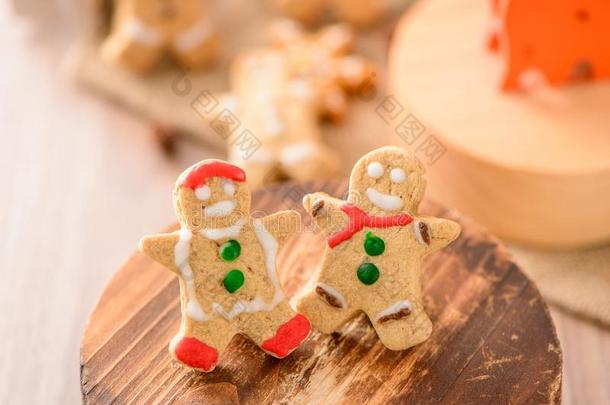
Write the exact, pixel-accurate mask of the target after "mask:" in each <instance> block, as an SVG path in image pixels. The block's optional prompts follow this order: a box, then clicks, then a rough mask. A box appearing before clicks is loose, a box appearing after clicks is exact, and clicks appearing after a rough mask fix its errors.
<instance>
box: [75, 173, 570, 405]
mask: <svg viewBox="0 0 610 405" xmlns="http://www.w3.org/2000/svg"><path fill="white" fill-rule="evenodd" d="M346 189H347V188H346V183H345V182H317V183H308V184H303V185H286V186H281V187H276V188H273V189H267V190H266V191H263V192H259V193H256V194H255V195H254V204H253V210H260V211H263V212H273V211H276V210H279V209H286V208H295V209H296V208H297V207H298V205H300V204H299V202H300V196H301V195H302V194H304V193H305V192H311V191H314V190H324V191H327V192H329V193H330V194H332V195H337V196H340V195H342V194H343V193H345V191H346ZM301 212H302V211H301ZM422 212H424V213H426V214H430V215H436V216H443V217H447V218H451V219H454V220H456V221H459V222H460V223H461V225H462V227H463V233H462V236H460V238H459V239H458V240H457V241H456V242H455V243H454V244H453V245H452V246H451V247H449V248H447V249H445V250H444V251H442V252H441V253H439V254H436V255H433V256H431V257H430V258H429V259H428V260H427V261H426V263H425V272H424V292H425V303H426V306H427V309H428V311H429V313H430V315H431V318H432V320H433V322H434V324H435V326H434V332H433V334H432V337H431V338H430V339H429V340H428V341H426V342H425V343H424V344H422V345H420V346H417V347H415V348H413V349H410V350H406V351H403V352H392V351H390V350H387V349H385V347H384V346H383V345H382V344H381V343H380V342H379V341H378V339H377V337H376V335H375V332H374V329H373V328H372V327H371V326H370V324H369V322H368V320H367V319H366V318H365V317H364V316H360V317H358V318H356V319H355V320H353V321H351V322H350V323H348V324H346V325H345V326H344V327H343V328H342V330H341V331H340V332H339V333H335V334H332V335H323V334H320V333H318V332H314V333H313V334H312V336H311V338H310V339H309V340H308V341H307V342H306V343H305V344H304V345H303V346H302V347H301V348H299V349H298V350H297V351H295V352H294V353H293V354H292V355H291V356H289V357H288V358H286V359H284V360H277V359H274V358H272V357H270V356H267V355H265V354H264V353H263V352H262V351H260V350H258V349H257V348H256V346H255V345H254V344H253V343H251V342H250V341H248V340H247V339H246V338H244V337H241V336H238V337H236V338H235V339H234V340H233V342H232V343H231V345H230V346H229V348H228V349H227V352H226V353H225V354H224V355H223V357H222V358H221V360H220V363H219V367H218V368H217V369H216V371H215V372H213V373H210V374H202V373H198V372H195V371H188V370H186V369H184V368H182V367H180V366H178V365H177V364H174V363H172V361H171V360H170V356H169V353H168V352H167V343H168V341H169V340H170V338H171V337H172V336H173V334H174V333H175V331H176V330H177V328H178V323H179V299H178V283H177V279H176V278H175V276H174V275H173V273H171V272H170V271H168V270H166V269H164V268H162V267H161V266H160V265H158V264H155V263H153V262H152V261H150V260H149V259H147V258H145V257H144V256H143V255H141V254H134V255H133V256H132V257H131V258H130V259H129V261H128V262H127V263H126V264H125V265H124V266H123V267H122V268H121V269H120V270H119V271H118V272H117V273H116V275H115V277H114V278H113V280H112V281H111V282H110V284H109V285H108V287H107V288H106V290H105V291H104V293H103V294H102V297H101V299H100V301H99V303H98V305H97V307H96V309H95V310H94V312H93V314H92V315H91V319H90V322H89V325H88V327H87V330H86V332H85V337H84V339H83V343H82V349H81V388H82V392H83V399H84V401H85V402H86V403H109V402H111V401H118V402H119V403H167V402H177V403H188V402H191V401H202V402H204V403H238V402H240V403H361V402H364V401H369V403H428V402H441V403H448V404H458V403H476V402H490V401H491V402H493V403H519V404H521V403H523V404H526V403H528V404H529V403H545V404H555V403H559V402H560V392H561V364H562V360H561V357H562V355H561V349H560V347H559V342H558V340H557V336H556V334H555V329H554V326H553V324H552V322H551V319H550V317H549V314H548V311H547V308H546V305H545V304H544V302H543V301H542V299H541V297H540V295H539V294H538V291H537V290H536V288H535V287H534V285H533V284H532V283H531V282H530V281H529V280H528V279H527V278H526V277H525V276H524V275H523V273H522V272H521V271H520V270H519V268H518V267H517V266H516V265H515V264H514V263H513V262H511V261H510V259H509V257H508V253H507V252H506V250H505V249H504V247H503V246H502V245H501V244H500V243H499V242H498V241H497V240H496V239H495V238H493V237H492V236H491V235H490V234H489V233H488V232H487V231H486V230H484V229H483V228H481V227H480V226H478V225H476V224H474V223H473V222H472V221H471V220H469V219H467V218H464V217H462V216H460V215H459V214H457V213H456V212H455V211H447V210H445V209H444V208H442V207H441V206H439V205H437V204H434V203H432V202H429V201H426V202H424V204H423V207H422ZM302 213H303V212H302ZM303 214H304V213H303ZM304 226H305V229H303V232H301V233H300V234H299V236H297V237H294V238H293V239H292V240H291V241H290V242H289V244H288V245H287V247H286V249H284V250H283V252H282V253H281V255H280V258H279V268H280V272H279V273H280V274H279V275H280V281H281V282H282V284H283V286H284V287H285V289H286V292H287V294H288V295H289V296H290V295H293V294H294V293H295V291H297V290H298V289H299V288H300V287H301V286H302V285H303V283H304V282H305V280H306V279H307V278H308V277H309V275H310V274H311V271H312V270H313V269H314V268H315V266H316V265H317V264H318V263H319V262H320V260H321V252H322V248H323V241H322V239H321V237H320V235H318V234H317V233H315V232H314V231H313V227H312V225H311V223H310V222H309V221H306V222H305V225H304Z"/></svg>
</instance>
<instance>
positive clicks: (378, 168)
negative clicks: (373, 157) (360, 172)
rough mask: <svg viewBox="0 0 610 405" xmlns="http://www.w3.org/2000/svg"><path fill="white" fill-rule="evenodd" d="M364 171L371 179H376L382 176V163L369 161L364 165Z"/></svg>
mask: <svg viewBox="0 0 610 405" xmlns="http://www.w3.org/2000/svg"><path fill="white" fill-rule="evenodd" d="M366 173H367V174H368V175H369V177H370V178H372V179H378V178H380V177H381V176H383V165H382V164H381V163H379V162H373V163H369V165H368V166H367V167H366Z"/></svg>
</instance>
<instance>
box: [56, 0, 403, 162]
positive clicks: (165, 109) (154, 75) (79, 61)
mask: <svg viewBox="0 0 610 405" xmlns="http://www.w3.org/2000/svg"><path fill="white" fill-rule="evenodd" d="M90 3H91V4H92V10H91V11H92V12H91V17H90V21H91V23H90V24H89V25H90V26H91V27H95V30H93V31H92V32H90V33H89V34H88V35H86V36H84V37H83V38H81V39H80V41H79V43H78V44H75V46H74V47H73V49H72V52H71V53H70V55H69V57H68V58H67V62H66V66H67V67H68V70H69V73H70V74H71V75H72V76H73V77H74V78H75V79H76V81H78V82H79V83H80V84H82V85H84V86H85V87H87V88H89V89H91V90H93V91H95V92H96V93H97V94H99V95H102V96H105V97H106V98H108V99H110V100H112V101H113V102H115V103H116V104H119V105H121V106H123V107H126V108H128V109H130V110H132V111H134V112H136V113H137V114H139V115H141V116H143V117H145V118H146V119H148V120H150V121H152V122H160V123H162V124H164V125H167V126H172V127H175V128H177V129H178V130H179V131H180V133H181V134H184V135H187V136H189V137H190V138H191V139H194V140H196V141H199V142H201V141H203V142H204V144H205V145H206V146H207V147H210V146H211V147H215V148H216V149H217V150H224V149H225V146H226V139H225V138H223V137H222V136H220V135H219V134H218V133H217V132H216V131H215V130H214V129H213V127H212V126H211V125H210V124H211V122H212V121H213V120H214V119H216V118H217V117H218V116H219V115H220V113H221V112H222V110H223V107H222V106H221V105H220V104H217V103H218V100H219V99H220V98H221V97H222V96H224V95H225V94H226V93H227V92H229V91H230V86H229V78H228V72H229V67H230V66H231V63H232V62H233V60H234V59H235V57H236V56H237V55H240V54H243V53H244V52H246V51H250V50H252V49H255V48H258V47H267V46H270V38H269V25H270V24H271V23H272V22H273V21H275V20H277V19H278V18H281V17H282V16H281V15H279V14H278V13H277V12H275V11H274V10H273V9H272V8H271V7H269V5H267V4H266V2H264V1H262V0H224V1H210V2H208V7H209V16H210V22H211V23H212V24H213V25H214V27H215V28H216V31H217V34H218V37H219V44H220V45H219V47H220V50H219V55H218V57H217V59H216V61H215V62H214V63H212V64H211V65H210V66H209V68H207V69H203V70H197V71H195V70H193V71H188V70H185V69H183V68H181V67H179V66H177V65H176V64H174V63H172V62H171V61H165V63H161V64H160V65H159V66H157V68H156V69H155V70H154V71H153V72H150V73H149V74H143V75H142V74H136V73H131V72H129V71H127V70H125V69H124V68H122V67H119V66H114V65H110V64H108V63H106V62H104V61H103V60H102V59H101V58H100V56H99V52H98V50H99V47H100V45H101V43H102V41H103V40H104V38H105V37H106V36H107V35H108V31H109V26H110V17H111V10H112V1H111V0H90ZM390 3H391V11H392V12H391V13H388V15H387V16H386V17H385V18H383V19H382V20H381V21H380V22H379V24H377V25H376V26H375V27H374V29H370V30H367V31H362V32H359V33H358V35H357V39H356V44H355V49H354V50H353V52H354V53H355V54H359V55H362V56H364V57H366V58H368V59H369V60H371V61H372V62H373V63H374V65H375V75H374V77H371V80H370V87H371V88H370V89H369V88H368V87H369V85H368V84H367V87H366V88H364V89H363V90H364V93H365V94H364V95H363V96H359V97H351V98H350V99H349V109H350V111H349V114H348V116H347V117H346V119H345V120H344V121H343V122H342V123H341V125H324V126H323V133H324V135H327V136H329V137H330V138H333V139H334V141H335V142H334V144H332V146H336V145H341V144H343V143H345V142H352V141H353V132H354V131H355V130H357V131H361V133H363V134H367V135H368V134H369V133H375V134H380V133H382V132H384V130H385V128H386V127H385V124H384V122H383V121H382V120H381V119H379V118H378V117H377V115H376V113H375V107H376V106H377V105H378V104H379V102H380V100H381V99H382V97H383V95H384V94H385V90H384V89H385V83H384V80H385V75H384V72H385V66H386V60H387V58H386V55H387V49H388V43H389V38H390V35H391V32H392V29H393V27H394V24H395V22H396V16H397V15H400V12H401V11H402V10H403V9H404V8H405V7H406V5H407V4H409V3H410V1H404V0H399V1H396V0H392V1H391V2H390ZM327 22H328V21H327ZM312 29H316V28H315V27H313V28H312ZM201 103H205V105H206V106H208V105H209V106H210V107H209V108H207V107H206V109H205V110H206V111H205V112H202V111H203V110H204V109H203V108H201V107H198V108H196V107H193V105H195V106H198V105H200V104H201ZM208 103H209V104H208ZM238 118H240V117H238ZM362 138H363V139H362V140H360V141H359V142H360V143H362V142H365V143H367V145H366V146H365V147H364V148H359V150H358V151H357V152H355V154H354V157H356V156H359V155H361V154H362V153H361V152H362V151H366V150H368V149H372V148H374V147H378V146H380V145H382V144H383V142H381V141H379V140H374V141H373V142H372V144H371V141H370V139H371V138H372V137H370V136H368V137H362ZM346 158H347V160H352V156H348V157H346ZM346 167H348V166H346Z"/></svg>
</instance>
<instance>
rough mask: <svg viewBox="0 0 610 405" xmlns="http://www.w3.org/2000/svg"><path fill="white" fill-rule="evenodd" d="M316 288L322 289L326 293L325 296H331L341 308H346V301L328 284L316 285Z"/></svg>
mask: <svg viewBox="0 0 610 405" xmlns="http://www.w3.org/2000/svg"><path fill="white" fill-rule="evenodd" d="M318 286H319V287H322V289H323V290H324V291H326V293H327V294H329V295H332V296H333V298H335V299H336V300H337V301H339V303H340V304H341V307H342V308H347V300H346V299H345V297H344V296H343V295H342V294H341V293H340V292H339V291H337V290H335V289H334V288H332V287H331V286H329V285H328V284H324V283H318Z"/></svg>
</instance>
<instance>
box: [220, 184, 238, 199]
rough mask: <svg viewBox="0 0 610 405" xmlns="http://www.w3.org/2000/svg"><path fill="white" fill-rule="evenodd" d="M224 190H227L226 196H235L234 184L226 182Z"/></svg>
mask: <svg viewBox="0 0 610 405" xmlns="http://www.w3.org/2000/svg"><path fill="white" fill-rule="evenodd" d="M222 188H223V189H224V190H225V194H226V195H228V196H233V195H234V194H235V186H234V185H233V183H232V182H230V181H228V182H226V183H225V184H224V185H223V186H222Z"/></svg>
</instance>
